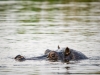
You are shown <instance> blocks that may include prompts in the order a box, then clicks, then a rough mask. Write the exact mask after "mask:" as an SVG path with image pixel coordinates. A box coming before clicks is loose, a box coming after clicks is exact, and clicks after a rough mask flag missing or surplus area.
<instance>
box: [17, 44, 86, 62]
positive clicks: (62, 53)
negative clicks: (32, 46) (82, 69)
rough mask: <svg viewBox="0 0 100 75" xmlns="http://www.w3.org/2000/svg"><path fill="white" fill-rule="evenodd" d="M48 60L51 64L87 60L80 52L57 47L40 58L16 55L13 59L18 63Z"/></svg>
mask: <svg viewBox="0 0 100 75" xmlns="http://www.w3.org/2000/svg"><path fill="white" fill-rule="evenodd" d="M43 59H45V60H50V61H52V62H55V61H59V60H60V61H63V62H69V61H71V60H72V61H76V60H82V59H88V57H87V56H85V55H84V54H83V53H82V52H80V51H76V50H73V49H71V48H69V47H65V48H60V47H59V46H58V49H57V50H50V49H47V50H46V51H45V53H44V55H42V56H38V57H32V58H25V57H24V56H21V55H17V56H16V57H15V60H18V61H24V60H43Z"/></svg>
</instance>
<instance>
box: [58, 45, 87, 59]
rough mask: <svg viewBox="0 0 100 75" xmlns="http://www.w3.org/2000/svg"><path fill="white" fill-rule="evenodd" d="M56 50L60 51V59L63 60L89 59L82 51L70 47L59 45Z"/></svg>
mask: <svg viewBox="0 0 100 75" xmlns="http://www.w3.org/2000/svg"><path fill="white" fill-rule="evenodd" d="M56 51H57V52H58V53H59V55H58V56H59V60H62V61H70V60H73V61H75V60H83V59H88V57H87V56H85V55H84V54H83V53H82V52H80V51H76V50H73V49H70V48H68V47H66V48H62V49H60V47H59V46H58V50H56Z"/></svg>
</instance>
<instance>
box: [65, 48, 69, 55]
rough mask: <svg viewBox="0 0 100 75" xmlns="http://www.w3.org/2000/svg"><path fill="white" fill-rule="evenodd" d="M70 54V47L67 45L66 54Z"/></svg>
mask: <svg viewBox="0 0 100 75" xmlns="http://www.w3.org/2000/svg"><path fill="white" fill-rule="evenodd" d="M69 54H70V49H69V48H68V47H67V48H66V49H65V55H69Z"/></svg>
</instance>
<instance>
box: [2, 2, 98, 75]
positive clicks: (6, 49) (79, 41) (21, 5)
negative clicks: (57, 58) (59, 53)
mask: <svg viewBox="0 0 100 75" xmlns="http://www.w3.org/2000/svg"><path fill="white" fill-rule="evenodd" d="M99 24H100V3H99V2H66V1H65V2H64V1H58V2H56V1H54V2H49V1H43V2H39V1H0V42H1V43H0V55H1V56H0V74H1V75H13V74H14V75H47V74H48V75H51V74H52V75H58V74H60V75H66V74H68V75H71V74H74V75H77V74H86V75H88V74H100V63H99V62H100V56H99V53H100V50H99V49H100V46H99V45H100V40H99V37H100V31H99V30H100V25H99ZM58 44H59V45H60V46H61V47H65V46H68V47H70V48H73V49H76V50H79V51H81V52H83V53H84V54H85V55H87V56H88V57H91V59H90V60H83V61H72V62H71V63H70V64H66V63H61V62H49V61H24V62H17V61H15V60H13V59H11V58H13V57H15V56H16V55H17V54H21V55H24V56H26V57H33V56H38V55H41V54H43V52H44V51H45V50H46V49H47V48H49V49H56V47H57V45H58ZM94 56H95V57H94Z"/></svg>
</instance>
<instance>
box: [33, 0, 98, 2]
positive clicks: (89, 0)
mask: <svg viewBox="0 0 100 75" xmlns="http://www.w3.org/2000/svg"><path fill="white" fill-rule="evenodd" d="M31 1H41V2H43V1H49V2H96V1H99V0H31Z"/></svg>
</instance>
